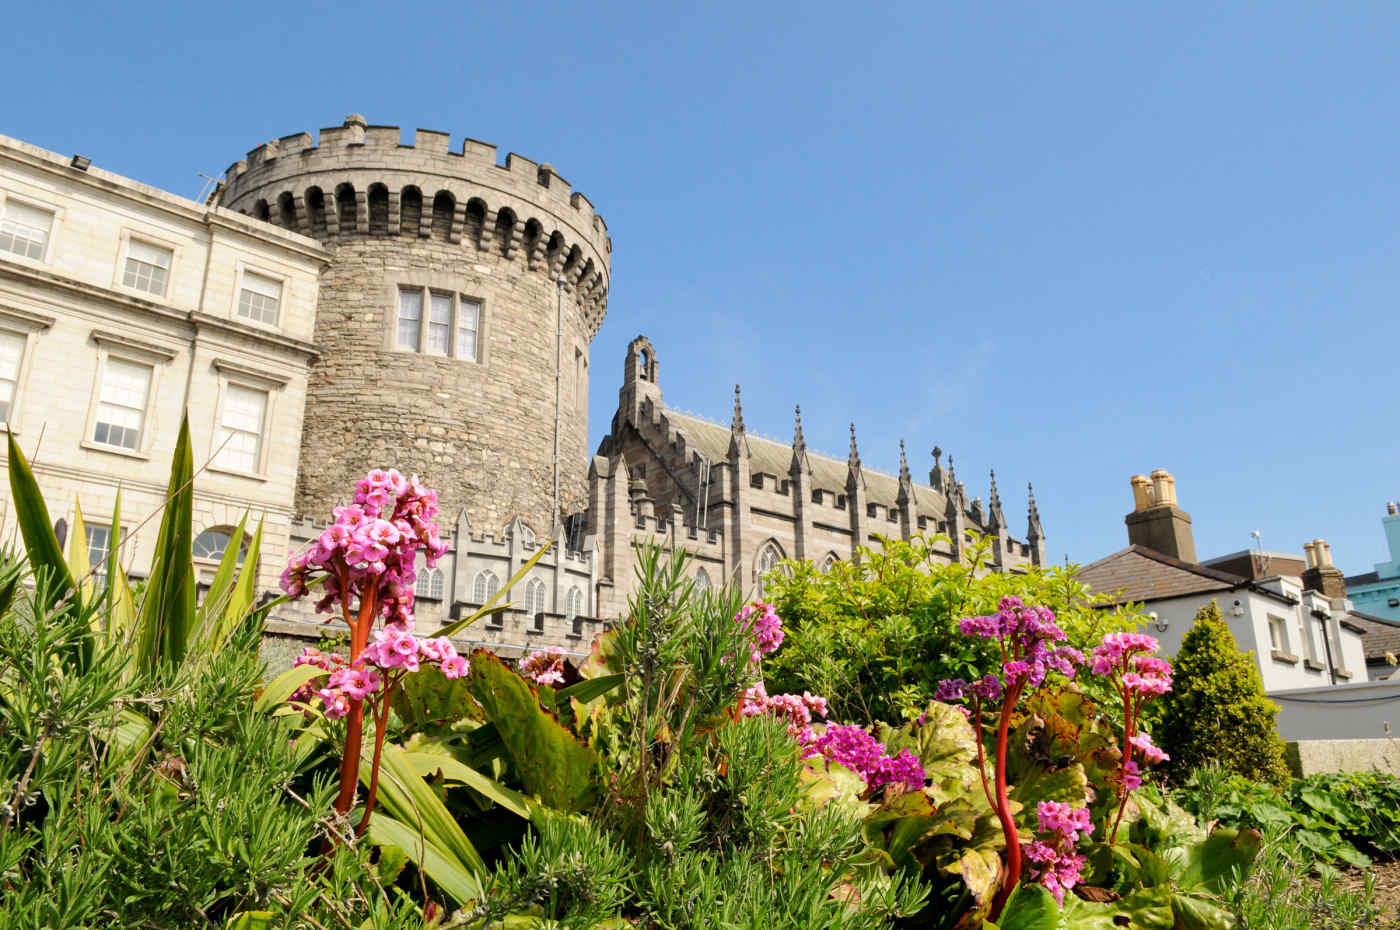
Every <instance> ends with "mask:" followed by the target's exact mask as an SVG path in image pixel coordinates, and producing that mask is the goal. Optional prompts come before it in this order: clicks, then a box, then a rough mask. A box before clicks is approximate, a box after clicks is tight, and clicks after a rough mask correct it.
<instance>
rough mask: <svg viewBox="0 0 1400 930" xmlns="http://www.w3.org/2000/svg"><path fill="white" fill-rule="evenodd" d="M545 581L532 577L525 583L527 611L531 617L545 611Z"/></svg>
mask: <svg viewBox="0 0 1400 930" xmlns="http://www.w3.org/2000/svg"><path fill="white" fill-rule="evenodd" d="M544 602H545V593H544V582H543V581H540V580H539V579H538V578H531V579H530V581H529V583H528V584H526V585H525V613H527V614H529V615H530V616H531V617H533V616H535V615H536V614H539V613H543V612H544Z"/></svg>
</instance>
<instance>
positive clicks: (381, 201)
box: [369, 184, 389, 236]
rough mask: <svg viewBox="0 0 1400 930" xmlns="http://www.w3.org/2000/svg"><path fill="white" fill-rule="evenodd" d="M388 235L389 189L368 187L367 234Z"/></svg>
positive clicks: (379, 185)
mask: <svg viewBox="0 0 1400 930" xmlns="http://www.w3.org/2000/svg"><path fill="white" fill-rule="evenodd" d="M388 233H389V188H387V187H385V186H384V185H383V184H371V185H370V186H369V234H370V235H371V236H384V235H388Z"/></svg>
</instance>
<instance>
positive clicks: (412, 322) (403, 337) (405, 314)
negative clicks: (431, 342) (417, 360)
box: [399, 288, 423, 352]
mask: <svg viewBox="0 0 1400 930" xmlns="http://www.w3.org/2000/svg"><path fill="white" fill-rule="evenodd" d="M422 323H423V292H422V291H420V290H417V289H416V288H415V289H408V288H405V289H403V290H400V291H399V348H400V349H409V350H410V351H413V352H417V351H418V335H419V333H418V331H419V329H420V327H421V326H422Z"/></svg>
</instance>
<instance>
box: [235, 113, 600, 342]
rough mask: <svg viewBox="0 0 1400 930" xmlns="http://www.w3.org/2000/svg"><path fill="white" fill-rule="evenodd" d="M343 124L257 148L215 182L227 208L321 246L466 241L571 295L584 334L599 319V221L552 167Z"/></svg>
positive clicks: (470, 142)
mask: <svg viewBox="0 0 1400 930" xmlns="http://www.w3.org/2000/svg"><path fill="white" fill-rule="evenodd" d="M401 139H402V131H401V129H400V128H399V127H398V126H370V125H368V124H366V123H365V121H364V118H363V117H361V116H359V115H356V114H352V115H351V116H349V117H347V118H346V120H345V122H344V124H342V125H340V126H332V127H327V128H325V129H322V130H321V131H320V133H319V136H318V138H316V139H314V140H313V138H312V136H311V134H310V133H307V132H299V133H293V134H291V135H287V136H282V137H281V138H279V139H274V140H272V141H270V142H265V143H263V144H262V145H259V146H258V147H257V148H255V149H253V150H252V151H250V152H249V153H248V156H247V158H246V159H243V160H240V161H236V162H234V163H233V164H232V165H230V166H229V168H228V171H227V172H226V173H225V176H224V182H223V184H222V185H221V187H220V189H219V191H218V192H217V194H216V197H217V199H218V202H219V203H220V204H221V205H223V206H225V207H228V208H229V209H231V210H236V211H238V212H241V213H244V214H246V215H249V216H253V217H255V218H258V219H262V220H266V221H267V222H270V223H273V224H275V225H278V226H282V227H285V228H287V229H292V230H294V231H296V232H300V233H302V234H304V235H308V236H312V237H313V238H317V239H322V240H335V239H341V238H347V237H356V236H370V237H375V236H393V237H409V238H414V237H416V238H423V239H432V238H440V239H445V240H446V241H448V242H450V243H453V244H459V243H463V242H466V243H467V244H468V245H473V246H475V247H476V248H477V250H478V251H493V252H496V253H498V254H499V255H500V256H501V257H503V258H505V259H516V260H519V261H522V262H524V263H525V264H526V265H527V266H528V267H529V268H530V269H532V270H539V271H541V272H544V273H547V274H549V275H550V276H551V277H553V278H556V279H558V278H562V279H564V280H565V281H566V283H567V284H568V285H569V286H570V288H572V289H573V290H574V292H575V293H576V296H577V299H578V300H579V302H580V303H581V304H583V305H584V306H585V308H586V309H587V310H588V311H590V312H589V313H588V316H589V318H590V319H589V323H590V326H591V327H592V330H593V332H596V329H597V326H598V325H601V323H602V317H603V313H605V312H606V304H607V290H608V284H609V275H610V270H609V269H610V258H611V253H612V239H611V237H610V236H609V235H608V227H607V223H606V222H604V220H603V217H602V216H601V215H599V214H598V213H597V212H596V211H595V210H594V207H593V203H592V201H590V200H589V199H588V198H587V197H586V196H584V195H583V194H581V193H579V192H577V191H574V190H573V189H572V187H571V186H570V185H569V182H568V181H566V180H565V179H564V178H562V177H560V176H559V174H558V173H557V172H556V171H555V170H554V168H553V166H552V165H549V164H548V163H545V164H540V163H538V162H535V161H532V160H531V159H528V158H525V157H523V156H520V155H517V154H515V153H511V154H509V155H507V156H506V159H505V162H504V164H501V163H498V162H497V150H496V146H494V145H490V144H488V143H485V142H479V141H477V140H475V139H464V140H463V142H462V144H461V147H460V149H459V150H458V151H455V152H454V151H452V148H451V137H450V136H449V135H448V134H447V133H444V132H437V131H435V130H430V129H419V130H416V131H415V133H414V141H413V144H411V145H405V144H403V143H402V141H401Z"/></svg>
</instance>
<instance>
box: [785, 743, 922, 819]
mask: <svg viewBox="0 0 1400 930" xmlns="http://www.w3.org/2000/svg"><path fill="white" fill-rule="evenodd" d="M797 774H798V778H799V780H800V781H801V782H802V785H803V787H804V789H805V795H804V801H805V803H806V805H807V806H808V807H809V808H810V809H813V810H815V809H816V808H818V807H822V806H824V805H826V804H833V803H834V804H838V805H840V806H842V807H844V808H847V809H849V810H851V811H852V812H854V813H855V814H857V815H862V814H865V813H866V812H868V811H870V810H871V809H872V805H870V804H867V803H866V802H864V801H862V800H861V799H860V796H861V795H862V794H864V793H865V779H863V778H861V777H860V776H859V775H857V774H856V773H855V772H852V771H851V770H850V769H848V768H846V767H845V766H844V765H841V764H840V763H837V762H830V761H827V760H825V759H820V758H818V759H804V760H803V763H802V768H800V769H798V773H797ZM895 816H900V815H898V814H896V815H895ZM866 823H867V824H869V823H870V822H869V820H867V821H866Z"/></svg>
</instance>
